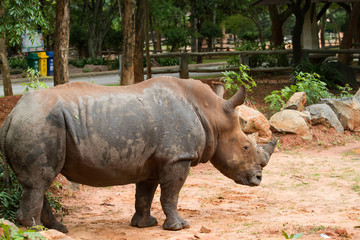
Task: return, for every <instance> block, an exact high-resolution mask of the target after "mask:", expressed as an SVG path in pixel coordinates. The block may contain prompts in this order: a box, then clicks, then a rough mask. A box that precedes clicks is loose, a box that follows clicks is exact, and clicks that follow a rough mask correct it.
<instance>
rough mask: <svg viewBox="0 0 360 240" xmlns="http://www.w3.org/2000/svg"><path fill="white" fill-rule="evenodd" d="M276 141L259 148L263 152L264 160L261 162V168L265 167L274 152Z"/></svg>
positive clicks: (276, 139)
mask: <svg viewBox="0 0 360 240" xmlns="http://www.w3.org/2000/svg"><path fill="white" fill-rule="evenodd" d="M278 140H279V139H278V138H275V139H274V140H272V141H270V142H269V143H268V144H266V145H262V146H260V148H261V149H262V150H263V152H264V159H263V162H262V165H263V167H265V166H266V165H267V164H268V162H269V159H270V156H271V154H272V153H273V152H274V149H275V147H276V144H277V143H278Z"/></svg>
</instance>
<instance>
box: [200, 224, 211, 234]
mask: <svg viewBox="0 0 360 240" xmlns="http://www.w3.org/2000/svg"><path fill="white" fill-rule="evenodd" d="M209 232H211V229H208V228H206V227H204V226H201V228H200V233H209Z"/></svg>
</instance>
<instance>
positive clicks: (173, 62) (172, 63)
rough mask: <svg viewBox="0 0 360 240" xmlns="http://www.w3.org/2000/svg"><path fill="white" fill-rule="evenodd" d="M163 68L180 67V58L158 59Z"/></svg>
mask: <svg viewBox="0 0 360 240" xmlns="http://www.w3.org/2000/svg"><path fill="white" fill-rule="evenodd" d="M156 61H157V62H158V63H159V64H160V65H161V66H175V65H179V62H180V61H179V58H177V57H172V58H158V59H157V60H156Z"/></svg>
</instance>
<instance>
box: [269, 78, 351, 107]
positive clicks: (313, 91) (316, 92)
mask: <svg viewBox="0 0 360 240" xmlns="http://www.w3.org/2000/svg"><path fill="white" fill-rule="evenodd" d="M295 80H296V85H290V87H289V86H285V87H284V88H283V89H281V90H280V91H279V90H276V91H273V92H272V93H271V94H270V95H268V96H266V97H265V102H266V103H270V105H269V108H270V110H272V111H279V110H280V109H281V108H282V107H283V106H284V105H285V103H286V101H287V100H289V98H290V97H291V96H292V95H293V94H294V93H295V92H305V93H306V99H307V102H308V103H309V104H310V105H311V104H315V103H317V102H318V101H319V100H320V98H333V97H334V95H333V94H331V93H330V92H329V90H328V89H327V87H326V83H324V82H322V81H321V80H320V76H319V74H317V73H307V72H299V73H297V72H295ZM344 91H345V92H346V91H348V88H347V89H345V90H344Z"/></svg>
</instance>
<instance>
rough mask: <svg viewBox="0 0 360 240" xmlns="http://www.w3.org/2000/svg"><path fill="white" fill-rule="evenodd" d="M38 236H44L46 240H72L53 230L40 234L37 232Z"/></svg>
mask: <svg viewBox="0 0 360 240" xmlns="http://www.w3.org/2000/svg"><path fill="white" fill-rule="evenodd" d="M39 234H41V235H42V236H44V237H45V238H46V239H49V240H74V239H73V238H71V237H69V236H67V235H65V234H63V233H62V232H59V231H57V230H55V229H49V230H46V231H41V232H39Z"/></svg>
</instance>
